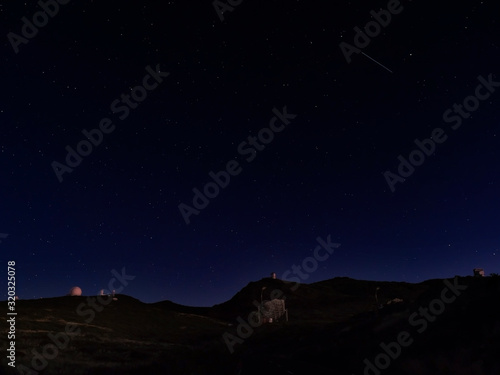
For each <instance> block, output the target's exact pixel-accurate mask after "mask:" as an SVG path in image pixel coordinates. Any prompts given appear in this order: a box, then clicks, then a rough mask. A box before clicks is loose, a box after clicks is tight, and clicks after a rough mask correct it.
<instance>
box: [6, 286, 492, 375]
mask: <svg viewBox="0 0 500 375" xmlns="http://www.w3.org/2000/svg"><path fill="white" fill-rule="evenodd" d="M443 291H444V292H443ZM276 295H280V296H281V298H284V299H285V304H286V308H287V309H288V318H289V319H288V322H287V321H286V320H285V319H280V320H279V321H278V322H274V323H272V324H260V325H255V326H252V325H251V324H249V320H248V317H249V314H250V313H251V312H252V311H256V310H257V307H256V306H257V305H259V304H260V301H261V299H262V300H269V299H271V297H272V296H276ZM88 298H89V297H83V296H81V297H75V296H73V297H57V298H44V299H38V300H19V301H17V305H16V308H17V312H18V316H17V317H16V345H15V346H16V365H17V366H18V370H19V369H21V371H18V372H17V373H30V372H28V369H33V368H34V367H37V368H38V369H36V368H35V370H37V371H36V373H40V374H146V373H147V374H255V373H261V374H311V373H314V374H349V375H351V374H368V375H379V374H410V375H419V374H467V375H470V374H478V375H482V374H488V375H490V374H491V375H498V374H500V359H499V357H498V353H499V352H500V303H499V302H500V278H498V277H483V278H480V277H476V278H474V277H462V278H456V279H448V280H428V281H425V282H422V283H419V284H410V283H402V282H374V281H363V280H354V279H350V278H334V279H331V280H325V281H321V282H317V283H311V284H294V283H289V282H284V281H282V280H278V279H271V278H264V279H262V280H259V281H255V282H250V283H249V284H248V285H246V286H245V287H243V288H242V289H241V290H240V291H239V292H238V293H236V294H235V295H234V296H233V298H231V299H230V300H228V301H226V302H223V303H221V304H218V305H215V306H213V307H190V306H182V305H179V304H176V303H173V302H171V301H162V302H157V303H151V304H148V303H143V302H141V301H139V300H137V299H135V298H133V297H129V296H126V295H118V296H117V300H115V301H111V300H110V301H109V304H107V305H101V304H99V303H98V302H96V300H95V296H90V298H91V301H93V302H92V303H89V299H88ZM452 300H453V301H452ZM440 301H441V302H440ZM443 301H444V302H443ZM0 319H2V327H7V325H6V322H5V320H6V319H7V318H6V317H5V316H2V317H1V318H0ZM242 322H243V323H242ZM244 326H246V327H244ZM68 327H73V329H74V330H78V334H75V335H73V336H71V335H69V334H65V332H68V331H67V328H68ZM405 333H406V335H405ZM2 335H4V336H3V337H6V335H7V330H6V329H3V328H2ZM54 337H55V339H54ZM65 337H66V338H67V340H65ZM402 338H405V339H404V340H402ZM398 339H399V341H398ZM66 341H67V342H66ZM410 341H411V344H408V343H409V342H410ZM401 343H403V344H408V345H406V346H405V345H402V344H401ZM6 344H7V342H5V340H2V344H1V349H2V350H3V352H4V353H5V352H7V349H8V347H7V346H6ZM56 344H58V345H59V348H57V346H56ZM64 344H66V345H64ZM51 345H52V346H53V347H56V348H57V353H56V354H57V355H55V356H54V352H53V351H52V352H51V351H50V348H51ZM398 347H399V348H398ZM384 348H386V349H384ZM44 350H45V352H44ZM36 353H40V355H39V356H38V357H37V355H36ZM44 353H45V358H44ZM34 358H35V359H34ZM47 358H49V359H47ZM44 361H45V362H44ZM7 363H8V359H6V358H5V356H4V357H3V358H2V370H1V371H3V372H4V373H16V372H15V371H12V369H11V368H10V367H9V366H8V365H7ZM386 365H387V367H386ZM22 366H24V367H22ZM32 373H35V372H34V371H33V372H32Z"/></svg>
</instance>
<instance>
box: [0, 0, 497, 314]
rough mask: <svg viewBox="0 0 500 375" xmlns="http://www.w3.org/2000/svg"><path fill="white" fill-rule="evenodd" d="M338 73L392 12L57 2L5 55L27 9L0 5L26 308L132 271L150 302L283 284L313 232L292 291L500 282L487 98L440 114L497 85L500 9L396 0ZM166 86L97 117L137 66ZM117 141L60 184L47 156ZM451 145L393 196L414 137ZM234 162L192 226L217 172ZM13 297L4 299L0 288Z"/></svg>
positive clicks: (12, 209) (205, 301)
mask: <svg viewBox="0 0 500 375" xmlns="http://www.w3.org/2000/svg"><path fill="white" fill-rule="evenodd" d="M401 5H402V6H403V8H404V9H403V11H402V12H401V13H400V14H398V15H393V17H392V20H391V22H390V24H389V25H388V26H387V27H386V28H385V29H383V31H382V32H381V33H380V35H378V36H376V37H374V38H373V40H372V41H371V42H370V44H369V45H368V46H367V47H366V48H363V50H362V51H363V52H364V53H366V55H368V56H370V57H371V58H373V59H375V60H377V61H379V62H380V63H381V64H383V65H384V66H386V67H387V68H389V69H390V70H391V71H392V72H393V73H390V72H389V71H387V70H386V69H384V68H382V67H381V66H379V65H377V64H376V63H374V62H373V61H371V60H370V59H368V58H367V57H366V56H364V55H362V54H354V55H353V56H352V60H353V61H352V62H351V63H350V64H348V63H347V62H346V60H345V58H344V56H343V54H342V52H341V50H340V48H339V43H340V42H342V41H345V42H347V43H350V44H353V37H354V31H353V27H355V26H359V27H363V26H364V25H365V24H366V23H367V22H368V21H370V20H371V16H370V11H371V10H372V9H373V10H379V8H386V7H387V2H376V3H373V2H366V1H362V2H356V3H355V4H354V3H353V2H346V1H343V2H338V3H337V2H336V3H335V6H333V5H331V4H326V3H324V2H319V1H312V2H310V1H307V2H306V1H284V0H281V1H270V2H266V4H257V3H255V2H251V1H243V2H242V3H241V5H239V6H237V7H236V8H235V9H234V11H233V12H227V13H225V14H224V16H225V20H224V22H221V21H220V20H219V17H218V16H217V14H216V12H215V10H214V9H213V6H212V4H211V2H210V1H203V2H198V3H196V4H192V3H189V4H185V2H182V1H170V2H152V1H151V2H150V1H146V2H140V4H139V3H137V4H124V3H123V2H119V1H107V2H105V3H102V4H101V3H100V2H96V1H84V2H70V3H68V4H67V5H61V6H60V10H59V13H58V14H57V15H56V16H55V17H54V18H52V19H50V21H49V23H48V24H47V25H46V26H44V27H42V28H41V29H40V31H39V33H38V35H36V36H35V37H34V38H33V39H31V40H30V41H29V43H28V44H26V45H21V46H20V47H19V53H18V54H16V53H15V52H14V50H13V48H12V46H11V44H10V43H9V41H8V39H7V34H8V33H9V32H15V33H20V30H21V26H22V22H21V17H23V16H26V17H28V18H30V17H32V15H33V13H35V12H36V11H38V10H39V7H38V5H37V4H36V2H34V1H33V2H27V3H26V4H24V3H23V4H7V5H3V6H2V7H1V8H0V9H1V12H0V16H1V20H2V22H1V25H2V30H3V34H4V35H5V38H4V43H3V45H2V48H3V52H2V59H1V61H2V65H3V69H2V73H1V75H2V83H3V85H2V86H3V90H1V91H0V99H1V100H0V123H1V124H2V130H3V137H2V141H1V154H0V157H1V159H0V160H1V165H2V168H1V171H0V173H1V175H0V177H1V178H0V181H1V182H0V189H1V196H2V197H3V199H2V200H1V201H0V205H1V212H3V215H1V216H0V232H1V233H7V234H8V235H9V236H8V237H7V238H5V239H2V242H1V243H0V260H1V261H2V263H3V264H6V262H7V261H8V260H15V261H16V270H17V271H16V272H17V284H16V286H17V293H18V295H19V296H20V298H38V297H49V296H58V295H64V294H65V293H67V292H68V290H69V289H70V288H71V287H72V286H74V285H78V286H80V287H81V288H82V289H83V292H84V294H87V295H91V294H96V293H97V292H98V291H99V290H100V289H101V288H106V287H107V284H108V282H109V280H110V278H112V277H113V276H112V274H111V270H112V269H116V270H121V269H122V267H125V268H126V271H127V273H128V274H130V275H134V276H136V278H135V279H134V280H133V281H131V282H130V284H129V285H128V286H127V287H126V289H125V290H123V293H125V294H129V295H131V296H133V297H136V298H139V299H140V300H142V301H145V302H155V301H159V300H164V299H168V300H172V301H174V302H177V303H181V304H186V305H197V306H209V305H213V304H216V303H221V302H223V301H225V300H227V299H229V298H231V297H232V295H234V293H236V292H237V291H238V290H240V289H241V288H242V287H243V286H245V285H246V284H247V283H248V282H250V281H254V280H257V279H260V278H262V277H267V276H268V275H269V274H270V272H272V271H275V272H276V273H277V274H278V277H280V276H281V275H282V274H283V272H285V271H286V270H288V269H290V268H291V267H292V266H293V265H294V264H297V265H299V264H301V263H302V261H303V260H304V259H305V258H306V257H308V256H310V255H311V254H312V250H313V249H314V247H315V246H316V238H317V237H318V236H320V237H322V238H326V237H327V236H328V235H330V236H331V239H332V241H333V242H337V243H340V244H341V246H340V247H339V248H338V249H336V250H335V252H334V253H333V254H332V255H331V256H330V257H329V258H328V259H327V260H326V261H324V262H321V263H320V264H319V267H318V269H317V270H316V271H315V272H313V273H311V274H310V275H309V278H308V279H307V280H304V282H314V281H320V280H324V279H329V278H332V277H336V276H349V277H353V278H359V279H370V280H388V281H392V280H394V281H408V282H420V281H423V280H426V279H429V278H441V277H452V276H454V275H456V274H458V275H468V274H471V273H472V268H474V267H484V268H485V271H486V273H487V274H489V273H491V272H499V271H500V263H499V251H500V250H499V248H500V243H499V240H500V238H499V235H498V224H499V223H500V220H499V219H500V218H499V209H498V207H499V204H500V199H499V187H500V169H499V168H498V165H499V162H500V152H499V150H500V143H499V142H500V128H499V112H498V103H499V100H500V89H497V91H496V92H494V93H492V94H491V96H490V97H489V98H488V99H486V100H484V101H481V102H480V105H479V108H478V109H477V110H476V111H474V113H473V114H472V116H471V117H470V118H468V119H465V120H464V121H463V123H462V126H461V127H460V128H459V129H457V130H452V129H451V125H452V124H450V123H446V122H444V121H443V118H442V117H443V113H444V112H445V111H446V110H447V109H449V108H451V107H452V106H453V104H454V103H463V100H464V99H465V98H466V97H467V96H469V95H473V94H474V91H475V88H476V87H477V85H478V84H479V82H478V80H477V77H478V76H480V75H481V76H483V77H485V78H487V77H488V75H489V74H492V75H493V78H494V80H495V81H496V82H497V81H500V74H499V73H500V52H499V48H498V45H499V44H498V35H500V33H499V26H498V21H497V16H496V15H497V14H498V10H499V7H498V4H496V3H495V2H493V1H482V2H481V1H473V0H468V1H465V2H461V3H458V4H457V3H456V2H451V1H447V2H445V3H443V4H441V3H440V5H435V4H433V5H431V4H422V3H420V2H412V1H401ZM157 64H160V66H161V69H162V70H163V71H165V72H169V73H170V75H169V76H168V77H167V78H165V79H164V81H163V82H162V83H161V84H160V85H159V86H158V87H157V88H156V89H154V90H152V91H149V92H148V96H147V98H146V99H145V100H144V101H143V102H142V103H140V104H139V105H138V107H137V108H135V109H133V110H132V111H131V112H130V114H129V115H128V116H127V118H126V119H124V120H123V121H122V120H120V119H118V114H113V113H111V111H110V104H111V103H112V102H113V101H114V100H115V99H117V98H120V95H121V94H122V93H126V92H127V91H129V90H130V89H131V88H133V87H134V86H136V85H137V84H140V83H141V82H142V79H143V77H144V76H145V74H147V72H146V70H145V68H146V67H147V66H148V65H149V66H152V67H153V69H154V67H155V66H156V65H157ZM284 106H286V108H287V111H288V112H289V113H293V114H296V115H297V117H296V118H295V119H293V120H291V123H290V124H289V125H287V126H286V128H285V130H283V131H282V132H281V133H277V134H276V135H275V138H274V140H273V141H272V142H271V143H270V144H269V145H268V146H266V148H265V149H264V150H262V151H260V152H258V153H257V155H256V158H255V160H253V161H252V162H247V161H245V156H242V155H240V154H239V153H238V145H239V144H240V143H241V142H243V141H245V140H246V139H247V137H248V136H252V135H256V134H257V133H258V132H259V131H260V130H261V129H262V128H264V127H268V126H269V121H270V119H271V118H272V117H273V116H274V114H273V112H272V110H273V108H278V109H280V110H282V109H283V107H284ZM105 117H108V118H110V119H112V121H113V124H114V125H115V126H116V129H115V130H114V131H113V132H112V133H110V134H105V135H104V139H103V141H102V143H101V144H100V145H99V146H97V147H95V148H94V150H93V151H92V153H91V154H90V155H89V156H87V157H84V158H83V161H82V163H81V164H80V165H79V166H78V167H76V168H75V169H74V171H73V172H72V173H66V174H64V175H63V182H62V183H59V181H58V179H57V177H56V175H55V173H54V171H53V170H52V167H51V163H52V162H53V161H54V160H56V161H59V162H61V163H63V162H64V159H65V157H66V151H65V147H66V146H67V145H70V146H71V147H76V145H77V144H78V142H80V141H81V140H83V139H84V136H83V135H82V130H83V129H86V130H90V129H92V128H96V127H98V124H99V121H100V120H101V119H102V118H105ZM439 127H440V128H443V130H444V131H445V132H446V134H447V135H448V139H447V140H446V142H444V143H442V144H438V145H437V146H436V150H435V152H434V154H433V155H431V156H429V157H426V160H425V162H424V163H423V164H422V165H421V166H419V167H417V168H416V170H415V172H414V173H413V174H412V175H411V176H410V177H408V178H407V179H406V181H405V182H404V183H397V184H396V185H395V192H394V193H393V192H391V190H390V189H389V186H388V184H387V183H386V181H385V179H384V176H383V173H384V172H386V171H388V170H389V171H392V172H394V173H396V171H397V167H398V163H399V162H398V160H397V157H398V155H400V154H401V155H403V156H404V157H405V158H407V157H408V155H409V154H410V152H412V151H413V150H414V149H415V148H416V146H415V144H414V143H413V142H414V140H415V139H416V138H418V139H420V140H423V139H424V138H429V137H430V135H431V132H432V131H433V129H435V128H439ZM233 159H234V160H237V161H238V162H239V165H240V166H241V168H242V171H241V173H240V174H239V175H237V176H234V177H232V178H231V181H230V183H229V185H228V186H227V187H226V188H224V189H222V190H221V191H220V193H219V195H218V196H217V197H216V198H214V199H211V200H210V203H209V205H208V206H207V208H205V209H203V210H201V212H200V213H199V215H193V216H191V217H190V219H191V223H190V224H189V225H186V223H185V221H184V220H183V217H182V216H181V214H180V212H179V209H178V205H179V204H180V203H185V204H189V205H192V199H193V192H192V189H193V188H198V189H203V186H204V185H205V184H206V183H207V182H209V181H210V180H211V179H210V177H209V172H210V171H214V172H217V171H219V170H222V169H223V168H225V166H226V164H227V162H228V161H230V160H233ZM1 294H2V295H4V296H6V289H5V290H3V291H1Z"/></svg>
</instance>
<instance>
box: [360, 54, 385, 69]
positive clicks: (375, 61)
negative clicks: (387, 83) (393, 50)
mask: <svg viewBox="0 0 500 375" xmlns="http://www.w3.org/2000/svg"><path fill="white" fill-rule="evenodd" d="M361 53H362V54H363V55H365V56H366V57H368V58H369V59H370V60H372V61H373V62H374V63H377V64H378V65H380V66H381V67H382V68H384V69H386V70H388V71H389V72H391V73H392V70H390V69H389V68H387V67H385V66H383V65H382V64H381V63H379V62H378V61H377V60H375V59H372V58H371V57H370V56H368V55H367V54H366V53H364V52H361Z"/></svg>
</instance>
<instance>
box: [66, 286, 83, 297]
mask: <svg viewBox="0 0 500 375" xmlns="http://www.w3.org/2000/svg"><path fill="white" fill-rule="evenodd" d="M69 295H70V296H81V295H82V290H81V289H80V287H78V286H74V287H73V288H71V289H70V290H69Z"/></svg>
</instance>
